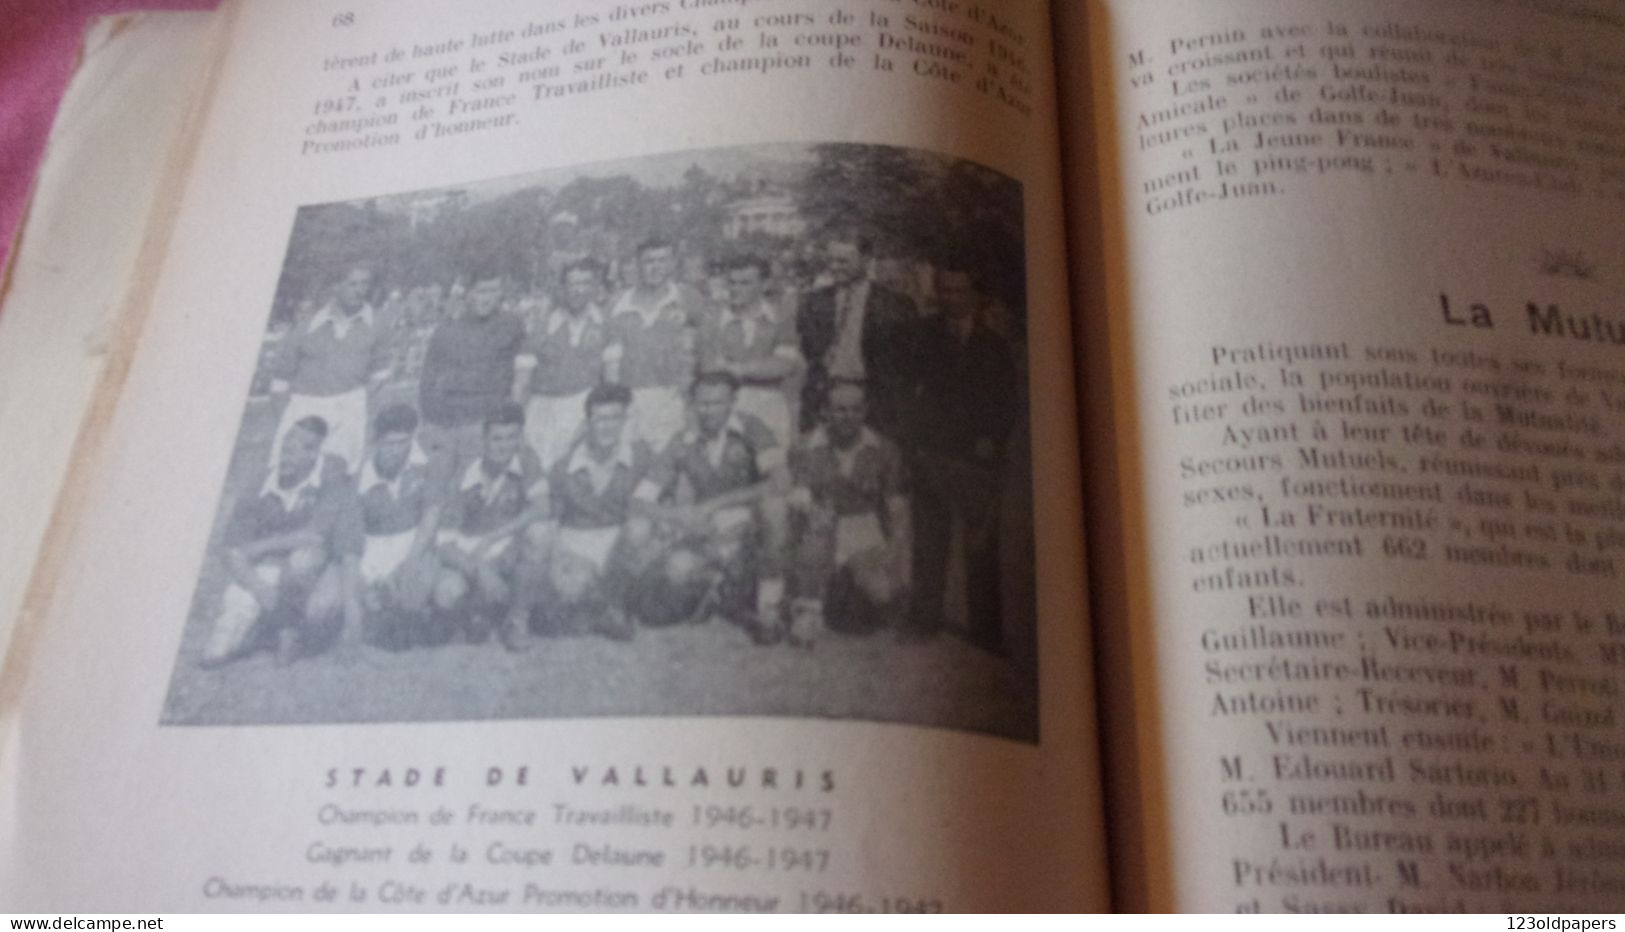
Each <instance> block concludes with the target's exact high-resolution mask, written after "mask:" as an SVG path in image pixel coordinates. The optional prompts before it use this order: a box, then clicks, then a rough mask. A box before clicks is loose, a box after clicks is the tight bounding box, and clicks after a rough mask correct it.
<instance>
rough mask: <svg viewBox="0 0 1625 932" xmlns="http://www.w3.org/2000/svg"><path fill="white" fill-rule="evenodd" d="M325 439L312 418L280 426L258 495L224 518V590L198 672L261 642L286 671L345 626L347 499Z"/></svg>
mask: <svg viewBox="0 0 1625 932" xmlns="http://www.w3.org/2000/svg"><path fill="white" fill-rule="evenodd" d="M327 437H328V430H327V423H326V422H325V421H323V420H322V419H321V418H319V417H314V416H312V417H305V418H301V419H300V420H298V421H296V422H295V423H293V424H291V425H289V426H288V429H287V432H286V433H285V434H284V435H283V438H282V443H281V445H280V447H279V448H278V449H277V453H276V460H275V461H274V463H273V464H272V465H271V467H270V468H268V469H267V471H266V472H267V475H266V476H265V479H264V481H263V482H262V483H261V484H260V486H259V487H258V491H257V492H256V493H255V494H253V495H251V496H247V497H244V498H242V499H241V500H239V501H238V503H237V505H236V507H235V509H234V510H233V511H232V515H231V518H230V519H229V521H228V523H227V525H226V531H225V539H224V548H225V549H224V554H223V556H224V562H225V567H226V572H227V574H228V575H229V577H230V582H229V583H228V584H227V586H226V590H225V593H224V595H222V596H221V600H220V613H219V615H217V616H216V618H215V624H214V628H213V629H212V630H211V631H210V634H209V639H208V641H207V643H206V644H205V645H204V648H203V658H202V661H201V662H202V665H203V666H205V667H211V668H212V667H218V666H221V665H223V664H226V663H229V662H231V661H233V660H237V659H239V658H241V657H244V656H247V655H248V654H250V653H253V652H254V651H255V650H256V649H257V648H259V647H260V646H262V645H264V644H265V643H266V642H267V641H269V642H270V643H271V644H272V645H273V646H274V647H275V650H276V659H277V662H278V664H287V663H291V662H292V661H293V660H295V659H297V658H298V657H299V656H301V655H302V654H305V653H308V652H311V651H315V650H319V649H320V648H321V647H323V646H325V645H326V643H327V642H328V641H330V640H331V638H332V637H333V636H334V635H335V634H337V632H338V631H339V629H340V627H341V626H342V625H343V624H344V623H345V618H344V613H345V609H346V605H345V598H344V596H345V591H346V586H347V585H348V574H350V573H353V572H354V571H355V561H356V552H357V551H358V550H359V543H358V542H357V541H356V540H355V538H356V536H357V535H356V534H355V524H354V513H355V512H354V508H355V501H354V497H353V492H352V490H351V487H350V483H349V481H348V479H347V477H346V474H345V469H344V464H343V462H342V461H340V460H339V458H338V457H336V456H332V455H329V454H324V453H323V450H322V447H323V443H324V441H326V439H327ZM355 621H357V622H359V619H355Z"/></svg>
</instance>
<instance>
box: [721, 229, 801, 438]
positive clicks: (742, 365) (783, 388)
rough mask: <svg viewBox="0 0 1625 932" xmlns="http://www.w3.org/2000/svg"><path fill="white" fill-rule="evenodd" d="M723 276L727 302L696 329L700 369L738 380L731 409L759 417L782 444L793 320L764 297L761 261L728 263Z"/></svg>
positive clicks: (793, 355)
mask: <svg viewBox="0 0 1625 932" xmlns="http://www.w3.org/2000/svg"><path fill="white" fill-rule="evenodd" d="M726 275H727V296H728V297H727V303H726V304H725V305H723V306H722V307H721V308H720V309H718V310H717V311H716V312H714V313H711V314H708V315H706V317H705V320H704V321H703V322H702V323H701V325H700V330H699V362H700V371H701V372H731V373H733V374H734V376H735V377H737V378H738V379H739V398H738V400H737V401H736V402H735V408H736V410H739V411H742V412H744V413H746V414H751V415H754V416H755V417H757V418H759V419H760V420H761V421H762V423H764V424H766V425H767V426H768V427H769V428H771V429H772V431H773V434H774V436H775V437H777V438H778V441H779V443H781V444H784V445H788V444H789V443H790V441H791V440H792V439H793V438H794V436H795V434H794V432H793V429H792V426H791V423H792V422H791V420H790V394H789V393H790V386H791V384H792V382H793V380H794V379H795V378H796V377H797V376H799V375H800V374H801V370H802V362H801V350H800V348H799V346H798V344H797V339H796V328H795V320H794V318H793V317H792V316H791V315H789V314H786V313H783V312H781V311H780V310H779V309H778V308H777V307H775V306H774V305H773V302H772V301H769V300H768V299H767V296H766V294H765V290H766V288H767V283H768V278H769V277H770V275H771V267H770V266H769V265H768V263H767V260H765V259H762V258H759V257H755V256H744V257H740V258H736V259H733V260H731V261H729V262H728V263H727V265H726Z"/></svg>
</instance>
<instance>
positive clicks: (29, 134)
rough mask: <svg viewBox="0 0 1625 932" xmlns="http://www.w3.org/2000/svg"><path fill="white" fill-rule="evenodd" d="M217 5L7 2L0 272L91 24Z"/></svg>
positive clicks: (3, 2) (1, 29) (3, 12)
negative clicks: (109, 17)
mask: <svg viewBox="0 0 1625 932" xmlns="http://www.w3.org/2000/svg"><path fill="white" fill-rule="evenodd" d="M217 2H218V0H0V266H3V265H4V264H5V260H6V256H7V254H8V252H9V250H10V249H11V246H12V242H13V239H14V237H15V236H16V233H17V225H18V224H19V223H20V222H21V221H22V216H23V210H24V208H25V207H26V206H27V203H28V192H29V189H30V188H31V187H32V186H33V184H34V173H35V172H37V171H38V170H39V162H40V156H41V155H43V154H44V152H45V140H46V137H47V136H48V135H49V134H50V132H51V120H52V119H53V118H54V117H55V116H56V108H57V104H58V102H60V101H61V99H62V92H63V91H64V90H66V89H67V86H68V79H69V78H70V77H72V75H73V68H74V63H75V61H76V60H77V58H78V54H79V44H80V41H81V40H82V39H83V38H84V34H85V28H86V27H87V26H88V25H89V20H90V18H91V17H92V16H98V15H101V14H105V13H119V12H124V11H127V10H138V9H158V8H161V9H176V10H180V9H185V10H202V9H211V8H213V7H214V6H215V4H216V3H217Z"/></svg>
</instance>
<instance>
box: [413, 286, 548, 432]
mask: <svg viewBox="0 0 1625 932" xmlns="http://www.w3.org/2000/svg"><path fill="white" fill-rule="evenodd" d="M475 274H476V276H477V277H476V278H475V281H474V287H473V288H471V289H470V290H469V292H468V302H467V310H466V311H465V312H464V313H463V314H462V315H461V316H458V317H448V318H446V319H444V320H442V321H441V323H440V325H439V326H437V327H436V328H435V331H434V335H433V336H432V337H430V338H429V347H428V349H427V350H425V352H424V356H423V376H422V381H421V384H420V385H419V389H418V391H419V395H420V398H421V399H422V404H421V405H420V410H421V411H422V412H423V426H422V429H421V430H420V431H419V433H420V437H421V439H420V441H419V442H420V443H422V445H423V448H424V449H425V450H426V451H428V453H429V454H430V455H431V456H437V457H442V458H444V459H445V460H446V461H448V462H453V463H461V462H464V461H466V460H468V459H471V458H473V457H475V456H478V455H479V454H480V453H481V451H482V449H483V447H484V445H485V423H486V420H487V419H488V418H490V417H491V416H492V415H493V414H495V413H496V412H497V411H498V410H499V409H501V408H502V407H503V406H504V405H505V404H508V403H511V402H512V400H513V398H512V396H513V391H514V384H515V382H516V375H515V360H516V358H517V357H518V356H519V351H520V349H521V348H522V346H523V343H524V338H525V326H524V324H523V323H522V322H521V321H520V320H519V318H518V317H516V316H514V315H512V314H508V313H504V312H503V311H501V310H500V308H501V305H502V296H503V291H504V289H505V282H504V279H503V276H502V274H501V273H500V272H497V271H495V270H490V271H483V272H477V273H475Z"/></svg>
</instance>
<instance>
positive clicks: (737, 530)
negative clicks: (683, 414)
mask: <svg viewBox="0 0 1625 932" xmlns="http://www.w3.org/2000/svg"><path fill="white" fill-rule="evenodd" d="M738 391H739V380H738V379H737V378H736V377H734V376H733V375H732V374H731V373H727V372H708V373H702V374H701V375H700V376H699V377H698V378H696V379H695V380H694V385H693V388H692V389H691V391H690V397H691V399H692V401H691V403H692V407H693V420H694V423H693V425H692V426H691V427H688V428H686V429H685V430H684V431H683V432H682V433H680V434H678V435H677V436H676V437H674V438H672V441H671V443H670V445H669V446H668V448H667V449H666V451H665V453H663V454H662V455H660V456H659V458H658V459H657V461H656V462H655V465H654V467H653V469H652V470H651V471H650V473H649V475H648V477H646V478H645V479H644V480H643V481H642V482H641V483H639V485H638V489H637V492H636V493H635V498H636V500H637V504H638V508H639V511H640V513H642V514H645V515H647V516H649V517H650V519H651V520H652V521H654V522H655V523H656V524H657V525H658V526H659V527H661V528H662V529H663V530H664V531H666V533H667V534H669V535H670V536H671V538H672V539H673V541H674V542H673V544H672V546H671V548H670V550H669V552H668V553H667V554H666V555H665V558H664V559H662V560H658V561H656V564H655V566H654V567H653V568H652V569H651V570H650V571H646V572H645V573H644V574H643V576H642V578H641V579H640V580H639V583H638V585H636V586H634V593H633V596H632V599H631V602H632V603H633V604H632V606H631V607H632V609H633V611H634V614H636V615H638V616H639V617H640V618H641V620H642V621H643V622H644V623H646V624H650V625H656V626H659V625H670V624H675V623H677V622H680V621H682V620H684V619H688V620H691V621H704V620H705V619H706V618H707V617H709V615H710V613H711V612H712V611H716V612H720V613H721V614H722V615H724V616H725V617H727V618H728V619H729V620H730V621H732V622H734V623H735V624H738V625H740V626H741V627H742V628H744V629H745V630H746V631H747V632H748V633H749V634H750V635H751V637H752V639H754V640H756V641H757V642H758V643H773V642H776V641H778V640H780V639H781V638H782V636H783V630H784V618H783V614H782V613H783V600H784V590H785V584H784V573H783V568H782V564H783V559H784V557H783V555H784V541H785V533H786V530H787V528H786V511H785V498H784V497H785V494H786V493H787V492H788V491H789V474H788V472H787V469H786V466H787V462H786V457H785V450H784V447H783V446H782V445H780V444H779V442H778V440H777V439H776V438H775V437H774V436H773V432H772V431H771V430H769V429H768V427H767V425H765V424H763V423H762V422H761V421H760V420H758V419H757V418H755V417H753V416H751V415H749V414H745V413H742V412H739V411H735V410H734V399H735V396H736V395H737V393H738ZM680 488H686V489H687V490H688V492H689V494H691V496H692V500H691V501H688V502H686V503H685V502H684V501H683V499H682V498H681V497H680V496H679V494H678V493H679V490H680ZM753 603H754V605H753ZM753 610H754V611H753Z"/></svg>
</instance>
